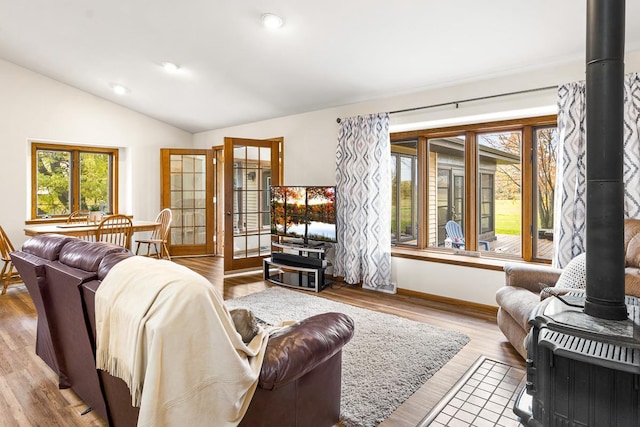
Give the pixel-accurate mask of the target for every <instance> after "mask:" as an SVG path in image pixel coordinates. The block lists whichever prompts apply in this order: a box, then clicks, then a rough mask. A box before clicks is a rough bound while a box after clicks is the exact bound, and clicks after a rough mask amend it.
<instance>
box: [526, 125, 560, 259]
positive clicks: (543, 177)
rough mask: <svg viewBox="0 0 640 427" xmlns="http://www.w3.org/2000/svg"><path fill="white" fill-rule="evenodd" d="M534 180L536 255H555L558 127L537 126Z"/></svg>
mask: <svg viewBox="0 0 640 427" xmlns="http://www.w3.org/2000/svg"><path fill="white" fill-rule="evenodd" d="M533 136H534V139H533V152H534V153H535V159H536V162H535V163H534V164H533V168H534V169H533V176H534V180H533V184H534V191H533V194H534V195H535V199H534V204H533V206H532V209H533V213H532V215H533V217H534V218H536V220H535V221H534V222H533V254H534V257H536V258H542V259H551V257H552V256H553V243H552V241H553V198H554V195H555V194H554V190H555V187H556V156H557V148H558V129H557V128H556V127H540V128H535V129H534V134H533Z"/></svg>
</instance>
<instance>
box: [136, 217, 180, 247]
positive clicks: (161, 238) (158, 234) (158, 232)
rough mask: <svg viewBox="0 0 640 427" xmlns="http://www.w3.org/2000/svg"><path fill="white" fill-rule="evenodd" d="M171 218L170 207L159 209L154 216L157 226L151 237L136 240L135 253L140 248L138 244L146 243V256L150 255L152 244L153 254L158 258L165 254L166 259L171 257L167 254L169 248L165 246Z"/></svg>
mask: <svg viewBox="0 0 640 427" xmlns="http://www.w3.org/2000/svg"><path fill="white" fill-rule="evenodd" d="M171 218H172V213H171V209H169V208H166V209H163V210H161V211H160V213H159V214H158V216H157V217H156V222H157V223H158V226H157V227H156V228H155V230H153V232H152V233H151V237H150V238H148V239H137V240H136V242H137V244H136V255H138V252H139V250H140V244H143V245H147V256H151V255H152V254H151V245H153V248H154V250H155V255H156V257H157V258H158V259H160V258H163V257H164V255H166V256H167V259H169V260H170V259H171V255H169V248H168V247H167V237H168V236H169V229H170V227H171ZM158 247H159V249H158Z"/></svg>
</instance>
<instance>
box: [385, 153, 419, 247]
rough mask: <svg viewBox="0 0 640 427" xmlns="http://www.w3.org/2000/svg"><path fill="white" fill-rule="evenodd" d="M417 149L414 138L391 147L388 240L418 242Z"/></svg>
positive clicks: (411, 243) (407, 242) (410, 243)
mask: <svg viewBox="0 0 640 427" xmlns="http://www.w3.org/2000/svg"><path fill="white" fill-rule="evenodd" d="M417 184H418V150H417V142H416V141H406V142H401V143H396V144H393V145H392V146H391V240H392V242H394V243H398V242H402V243H404V244H408V245H416V244H417V243H418V235H417V231H418V203H417V201H418V185H417Z"/></svg>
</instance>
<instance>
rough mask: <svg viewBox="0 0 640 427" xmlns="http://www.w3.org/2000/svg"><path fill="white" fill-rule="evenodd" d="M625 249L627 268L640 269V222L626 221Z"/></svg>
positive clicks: (634, 220)
mask: <svg viewBox="0 0 640 427" xmlns="http://www.w3.org/2000/svg"><path fill="white" fill-rule="evenodd" d="M624 249H625V264H626V266H627V267H640V220H638V219H625V220H624Z"/></svg>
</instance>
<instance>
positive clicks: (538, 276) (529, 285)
mask: <svg viewBox="0 0 640 427" xmlns="http://www.w3.org/2000/svg"><path fill="white" fill-rule="evenodd" d="M504 273H505V284H506V285H507V286H517V287H519V288H524V289H528V290H530V291H531V292H534V293H536V294H538V293H540V291H541V290H543V289H544V288H548V287H553V286H555V284H556V282H557V281H558V278H559V277H560V273H562V270H560V269H559V268H553V267H547V266H543V265H532V264H523V263H507V264H505V266H504Z"/></svg>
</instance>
